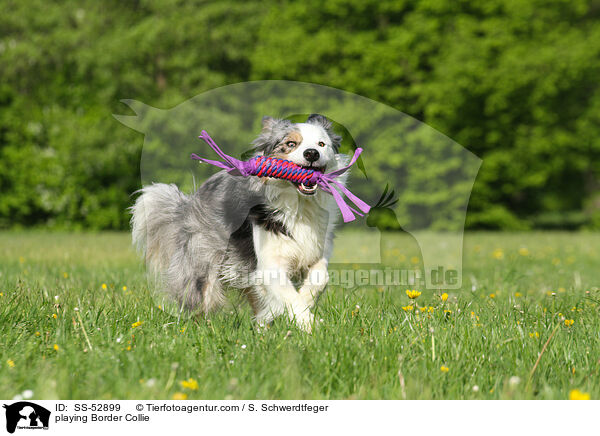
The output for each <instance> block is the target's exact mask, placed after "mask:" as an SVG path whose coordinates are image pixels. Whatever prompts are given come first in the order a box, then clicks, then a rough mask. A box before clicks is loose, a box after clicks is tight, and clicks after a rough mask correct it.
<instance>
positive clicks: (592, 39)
mask: <svg viewBox="0 0 600 436" xmlns="http://www.w3.org/2000/svg"><path fill="white" fill-rule="evenodd" d="M599 18H600V1H580V0H574V1H567V0H550V1H548V0H545V1H538V0H532V1H522V0H489V1H486V2H470V1H458V0H428V1H398V0H392V1H388V0H385V1H382V0H330V1H327V2H321V1H316V0H306V1H303V2H291V1H290V2H286V1H260V2H259V1H253V0H250V1H231V0H225V1H218V2H209V1H186V2H183V1H175V0H167V1H160V2H153V1H145V0H138V1H129V2H122V1H116V0H113V1H110V0H105V1H103V2H96V1H92V0H89V1H77V2H75V1H58V2H46V1H42V0H27V1H4V2H2V3H0V227H13V226H38V225H47V226H53V227H67V228H77V227H82V228H93V229H123V228H126V227H127V221H128V217H127V213H126V212H125V209H126V207H127V206H128V205H129V204H130V202H131V197H130V194H131V192H133V191H134V190H135V189H137V188H138V187H139V184H140V182H139V168H138V166H139V157H140V151H141V145H142V137H141V135H140V134H139V133H136V132H134V131H132V130H130V129H128V128H126V127H124V126H121V125H119V124H118V123H117V122H116V121H115V120H114V119H113V118H112V117H111V114H112V113H123V112H125V111H126V110H124V107H123V106H122V105H121V104H120V103H119V100H120V99H123V98H135V99H137V100H140V101H143V102H145V103H147V104H150V105H152V106H156V107H161V108H168V107H172V106H174V105H176V104H178V103H180V102H182V101H184V100H186V99H188V98H189V97H191V96H194V95H196V94H199V93H201V92H203V91H206V90H209V89H212V88H215V87H218V86H222V85H226V84H230V83H235V82H240V81H247V80H259V79H290V80H300V81H308V82H315V83H320V84H323V85H328V86H332V87H337V88H342V89H344V90H347V91H351V92H355V93H358V94H361V95H364V96H366V97H369V98H372V99H374V100H378V101H381V102H384V103H386V104H388V105H390V106H392V107H394V108H396V109H398V110H401V111H403V112H406V113H408V114H410V115H412V116H413V117H415V118H417V119H419V120H422V121H424V122H425V123H427V124H429V125H431V126H433V127H434V128H436V129H438V130H439V131H441V132H443V133H444V134H446V135H448V136H449V137H451V138H452V139H454V140H455V141H457V142H459V143H460V144H462V145H463V146H465V147H466V148H468V149H469V150H471V151H472V152H474V153H475V154H477V155H478V156H479V157H481V158H482V159H483V165H482V167H481V170H480V172H479V176H478V178H477V181H476V183H475V188H474V190H473V194H472V196H471V203H470V207H469V214H468V215H467V225H468V227H470V228H502V229H526V228H532V227H541V228H581V227H589V228H592V227H593V228H600V193H599V189H598V188H599V185H600V177H599V176H600V174H599V173H600V165H599V162H600V159H599V158H600V86H599V85H598V77H600V21H599Z"/></svg>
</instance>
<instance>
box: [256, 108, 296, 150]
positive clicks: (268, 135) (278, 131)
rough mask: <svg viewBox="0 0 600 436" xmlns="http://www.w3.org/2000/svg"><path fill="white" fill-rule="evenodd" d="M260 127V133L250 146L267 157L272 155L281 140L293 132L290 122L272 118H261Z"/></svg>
mask: <svg viewBox="0 0 600 436" xmlns="http://www.w3.org/2000/svg"><path fill="white" fill-rule="evenodd" d="M262 125H263V128H262V131H261V132H260V135H258V137H257V138H256V139H255V140H254V141H253V142H252V145H254V150H256V151H257V152H260V153H263V154H264V155H267V156H268V155H270V154H271V153H273V151H274V150H275V147H276V146H277V145H278V144H279V143H280V142H281V141H282V140H283V138H285V137H286V136H287V135H288V134H289V133H290V132H291V131H292V130H294V125H293V123H292V122H291V121H289V120H280V119H277V118H272V117H263V119H262Z"/></svg>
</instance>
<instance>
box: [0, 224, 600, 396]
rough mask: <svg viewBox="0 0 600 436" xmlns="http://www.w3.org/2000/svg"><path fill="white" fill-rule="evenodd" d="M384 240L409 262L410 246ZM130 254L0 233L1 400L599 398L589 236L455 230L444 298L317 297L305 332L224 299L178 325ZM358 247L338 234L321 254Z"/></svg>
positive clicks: (387, 293)
mask: <svg viewBox="0 0 600 436" xmlns="http://www.w3.org/2000/svg"><path fill="white" fill-rule="evenodd" d="M389 238H392V239H393V238H396V239H397V242H398V244H396V245H397V246H399V247H404V248H403V253H400V254H399V255H398V259H401V261H402V262H405V263H406V265H407V266H410V265H411V259H412V258H413V257H414V256H416V254H417V253H418V251H417V248H416V246H415V244H414V241H413V240H412V238H411V237H409V236H408V235H393V236H390V237H389ZM389 238H388V240H389ZM129 244H130V240H129V236H128V235H127V234H125V233H123V234H119V233H101V234H60V233H43V232H23V233H18V232H17V233H13V232H9V233H0V293H1V296H0V398H8V399H10V398H13V397H15V396H17V395H20V394H21V393H22V392H23V391H25V390H31V391H33V392H34V398H38V399H42V398H43V399H54V398H61V399H111V398H123V399H134V398H172V397H173V396H181V395H182V394H183V395H185V396H187V398H189V399H199V398H207V399H222V398H246V399H252V398H262V399H265V398H277V399H291V398H306V399H340V398H357V399H380V398H386V399H401V398H408V399H459V398H462V399H465V398H466V399H471V398H472V399H528V398H531V399H533V398H535V399H566V398H568V397H569V392H570V391H571V390H574V389H577V390H580V391H582V392H585V393H589V394H590V395H591V397H592V398H596V399H597V398H600V383H598V376H599V370H600V364H599V361H598V359H599V358H600V341H599V339H600V337H599V336H600V316H599V309H600V306H599V303H600V291H599V290H598V287H597V286H598V285H599V283H600V268H598V263H599V260H600V259H599V256H600V234H593V233H590V234H572V233H524V234H506V233H474V234H469V235H467V237H466V238H465V250H464V253H465V254H464V258H465V265H464V267H465V270H464V280H463V285H464V286H463V287H464V289H463V290H460V291H448V292H447V293H448V294H449V297H448V299H447V301H442V298H441V292H438V291H427V290H422V291H423V292H422V294H421V295H420V296H419V297H418V298H417V299H416V300H415V303H413V304H412V305H413V310H412V311H406V310H404V309H403V307H406V306H408V305H409V299H408V297H407V296H406V294H405V292H404V288H402V289H388V288H383V287H375V286H373V287H362V288H359V289H352V290H347V289H336V288H332V289H329V291H328V292H327V294H325V296H324V298H322V299H321V301H320V304H319V308H318V313H317V318H319V319H322V322H321V323H320V324H319V325H318V326H317V327H316V328H315V330H314V332H313V334H312V335H308V334H305V333H302V332H301V331H299V330H297V329H296V328H295V327H294V326H293V325H291V324H290V323H289V322H288V321H286V320H284V319H279V320H277V321H276V322H275V323H274V324H273V325H271V326H269V328H267V329H263V330H262V331H258V329H257V326H256V325H255V324H254V323H253V322H252V319H251V314H250V311H249V309H248V308H247V306H246V305H245V304H244V303H243V302H242V301H241V300H240V299H239V298H235V297H234V298H232V300H231V302H230V303H229V304H228V306H227V307H226V308H225V309H224V310H223V311H222V312H221V313H218V314H214V315H211V316H210V321H208V320H207V319H203V318H200V319H198V318H193V319H181V320H178V319H177V318H175V317H172V316H171V315H169V314H167V313H165V312H164V311H162V310H161V309H159V308H158V305H157V303H156V302H155V301H153V299H152V297H151V294H150V293H149V291H148V286H147V283H146V278H145V273H144V269H143V266H142V265H141V262H140V261H139V259H138V258H137V256H136V254H135V253H134V252H133V250H132V249H131V248H130V245H129ZM370 249H372V244H367V245H365V239H364V237H363V235H361V234H360V233H354V232H347V233H346V234H344V235H342V236H340V237H338V239H337V246H336V255H335V256H337V258H338V259H340V260H343V258H344V256H345V255H346V253H348V252H354V251H356V250H370ZM412 261H413V262H415V259H412ZM103 284H104V285H105V286H103ZM124 287H126V288H124ZM430 306H431V307H432V308H433V309H432V312H430V311H429V310H430V309H429V307H430ZM357 307H358V308H357ZM420 307H427V309H426V310H425V312H421V310H420V309H419V308H420ZM75 308H78V310H77V311H76V310H75ZM447 311H450V312H447ZM565 319H566V320H571V319H572V320H573V324H572V325H570V326H567V325H566V324H565ZM553 333H554V336H553V337H552V339H551V340H550V342H549V343H548V345H547V347H546V349H545V351H544V353H543V354H542V355H541V358H540V359H539V362H538V365H537V367H536V368H535V371H534V372H533V374H532V370H533V368H534V365H535V364H536V361H537V360H538V357H539V356H540V352H541V351H542V349H543V347H544V344H546V343H547V341H548V339H549V337H550V336H551V335H552V334H553ZM55 345H56V346H55ZM530 375H531V378H530ZM190 379H192V380H190ZM182 381H187V383H182Z"/></svg>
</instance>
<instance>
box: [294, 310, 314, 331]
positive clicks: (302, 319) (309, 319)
mask: <svg viewBox="0 0 600 436" xmlns="http://www.w3.org/2000/svg"><path fill="white" fill-rule="evenodd" d="M295 320H296V325H297V326H298V328H299V329H301V330H303V331H305V332H306V333H312V329H313V325H314V323H315V316H314V315H313V314H312V313H310V312H308V313H305V314H302V315H300V316H296V317H295Z"/></svg>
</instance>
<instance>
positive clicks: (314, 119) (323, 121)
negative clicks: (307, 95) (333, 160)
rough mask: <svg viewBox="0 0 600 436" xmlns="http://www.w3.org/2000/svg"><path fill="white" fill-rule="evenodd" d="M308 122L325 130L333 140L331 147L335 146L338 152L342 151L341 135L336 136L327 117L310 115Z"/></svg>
mask: <svg viewBox="0 0 600 436" xmlns="http://www.w3.org/2000/svg"><path fill="white" fill-rule="evenodd" d="M306 122H307V123H308V124H314V125H316V126H320V127H322V128H323V129H325V131H326V132H327V134H328V135H329V137H330V138H331V145H332V146H333V149H334V150H335V151H336V152H337V151H338V150H339V149H340V145H341V143H342V137H341V136H340V135H336V133H335V132H334V131H333V128H332V127H331V121H329V120H328V119H327V118H326V117H324V116H323V115H321V114H310V115H309V116H308V119H307V120H306Z"/></svg>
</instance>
